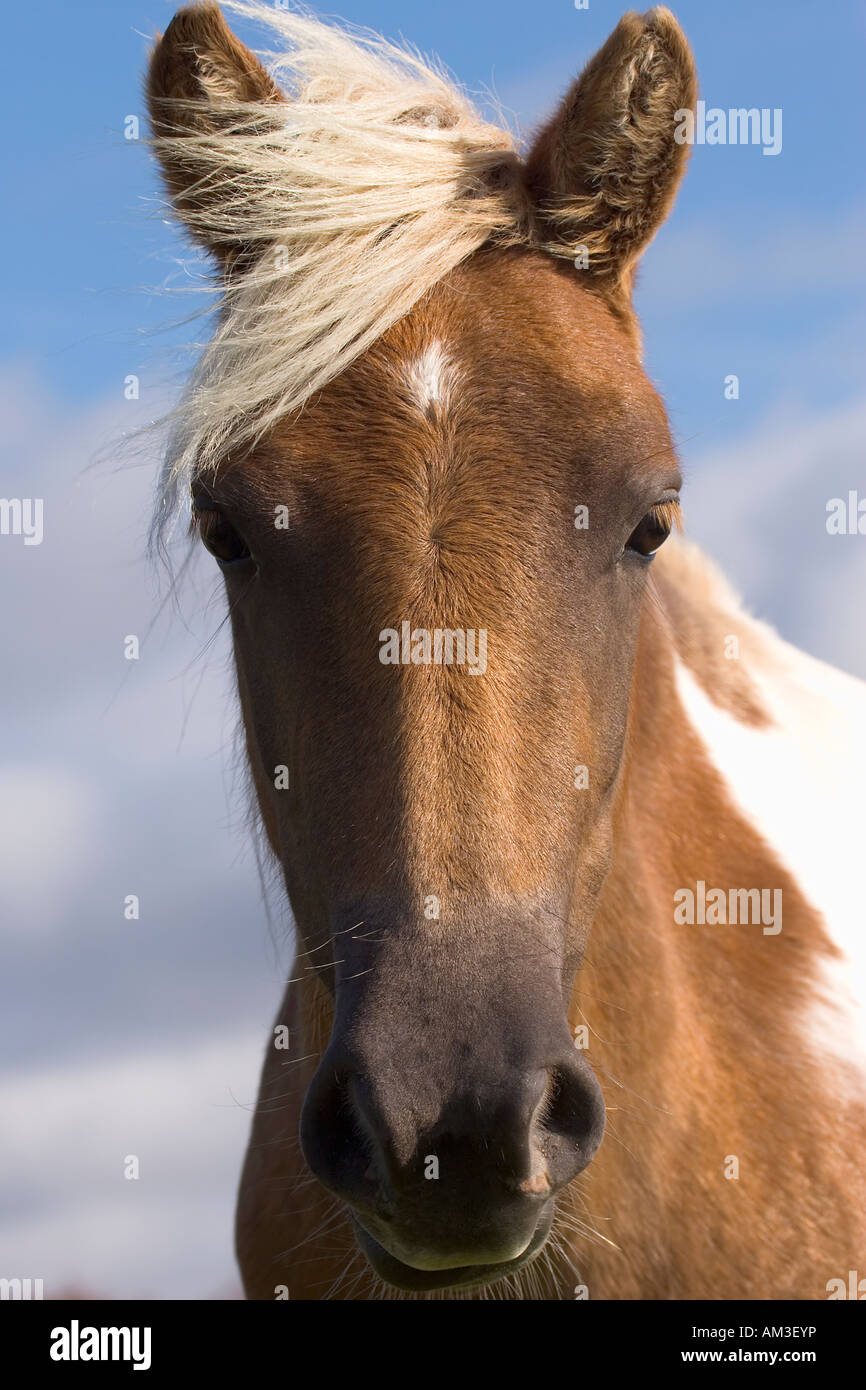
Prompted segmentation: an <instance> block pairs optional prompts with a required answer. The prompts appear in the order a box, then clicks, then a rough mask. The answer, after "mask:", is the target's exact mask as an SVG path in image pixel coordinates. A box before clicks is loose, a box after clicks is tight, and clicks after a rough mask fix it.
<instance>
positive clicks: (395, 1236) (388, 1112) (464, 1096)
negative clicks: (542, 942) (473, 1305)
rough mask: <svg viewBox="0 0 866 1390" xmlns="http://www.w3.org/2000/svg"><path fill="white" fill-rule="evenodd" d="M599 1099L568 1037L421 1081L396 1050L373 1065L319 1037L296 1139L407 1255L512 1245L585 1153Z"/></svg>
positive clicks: (490, 1260) (500, 1253)
mask: <svg viewBox="0 0 866 1390" xmlns="http://www.w3.org/2000/svg"><path fill="white" fill-rule="evenodd" d="M603 1129H604V1105H603V1102H602V1097H601V1090H600V1088H599V1085H598V1082H597V1081H596V1079H595V1076H594V1074H593V1073H592V1071H591V1069H590V1068H589V1066H588V1065H587V1063H586V1061H585V1059H584V1058H583V1057H582V1056H581V1054H580V1053H578V1052H576V1051H575V1050H574V1048H573V1047H571V1046H570V1045H568V1046H567V1050H563V1052H562V1055H561V1056H559V1057H557V1059H556V1060H555V1061H554V1062H552V1063H551V1062H547V1061H545V1062H543V1063H542V1064H540V1065H539V1066H537V1067H534V1068H530V1069H528V1070H527V1069H520V1070H517V1069H510V1070H509V1069H505V1068H503V1069H502V1071H501V1072H500V1073H499V1074H498V1075H496V1076H490V1075H489V1074H487V1075H477V1074H475V1075H472V1073H471V1069H469V1070H468V1073H467V1074H464V1076H462V1077H460V1078H459V1080H458V1082H457V1084H455V1085H454V1086H453V1087H451V1088H450V1089H449V1091H448V1093H446V1094H444V1095H442V1096H439V1097H436V1098H435V1099H434V1097H433V1096H432V1095H431V1086H430V1077H429V1075H425V1076H419V1077H418V1078H417V1079H416V1081H415V1084H414V1085H413V1078H412V1077H411V1075H407V1073H406V1071H405V1069H404V1068H401V1066H400V1065H399V1059H394V1062H393V1064H392V1065H391V1066H390V1067H388V1068H386V1069H385V1070H384V1072H382V1071H379V1072H373V1071H371V1070H370V1069H369V1068H368V1067H366V1066H365V1065H364V1061H363V1059H361V1058H358V1057H354V1058H353V1057H350V1056H348V1055H347V1054H346V1053H345V1052H342V1053H341V1052H340V1049H339V1047H335V1046H334V1045H333V1043H332V1047H331V1048H329V1050H328V1052H327V1053H326V1054H325V1056H324V1058H323V1060H322V1063H321V1066H320V1068H319V1070H318V1072H317V1073H316V1076H315V1078H314V1080H313V1083H312V1085H311V1087H310V1091H309V1093H308V1096H307V1099H306V1102H305V1106H304V1111H303V1115H302V1119H301V1143H302V1147H303V1150H304V1155H305V1157H306V1160H307V1163H308V1164H309V1166H310V1168H311V1169H312V1171H313V1172H314V1173H315V1175H316V1176H317V1177H318V1178H319V1180H320V1181H321V1182H322V1183H323V1184H324V1185H325V1186H326V1187H328V1188H329V1189H330V1190H331V1191H332V1192H334V1193H335V1194H336V1195H337V1196H339V1197H341V1198H342V1199H343V1200H344V1201H345V1202H347V1203H348V1204H349V1206H350V1207H352V1209H353V1211H354V1212H355V1214H356V1215H357V1217H358V1220H359V1222H360V1223H361V1225H362V1226H363V1227H364V1229H365V1230H366V1231H367V1232H368V1233H369V1234H371V1235H372V1236H373V1237H374V1238H375V1240H376V1241H378V1242H379V1244H380V1245H382V1246H384V1247H385V1249H386V1250H387V1251H389V1252H390V1253H391V1254H392V1255H393V1256H395V1257H396V1258H398V1259H399V1260H401V1261H403V1262H404V1263H405V1264H407V1265H409V1266H410V1267H412V1268H415V1269H427V1270H431V1269H443V1268H451V1267H456V1266H461V1265H482V1264H483V1265H490V1264H497V1263H503V1262H507V1261H511V1260H514V1259H516V1258H518V1257H519V1256H520V1255H522V1254H523V1252H524V1251H525V1250H526V1249H527V1247H528V1246H529V1245H530V1244H531V1242H532V1240H533V1236H534V1235H535V1232H536V1229H537V1227H538V1225H539V1221H540V1218H541V1212H542V1209H543V1208H544V1206H545V1204H546V1203H547V1202H549V1200H550V1198H552V1197H553V1196H554V1194H555V1193H556V1192H557V1191H558V1190H559V1189H560V1188H562V1187H563V1186H565V1185H566V1184H567V1183H568V1182H570V1181H571V1180H572V1178H574V1177H575V1176H576V1174H577V1173H579V1172H580V1171H581V1170H582V1169H583V1168H585V1167H586V1165H587V1164H588V1163H589V1161H590V1159H591V1158H592V1157H593V1155H594V1154H595V1152H596V1150H597V1148H598V1146H599V1144H600V1142H601V1137H602V1132H603Z"/></svg>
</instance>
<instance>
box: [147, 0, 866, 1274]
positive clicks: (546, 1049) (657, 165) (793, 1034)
mask: <svg viewBox="0 0 866 1390" xmlns="http://www.w3.org/2000/svg"><path fill="white" fill-rule="evenodd" d="M226 8H228V9H230V10H233V11H237V12H239V13H240V14H242V15H243V16H245V17H246V18H248V19H250V20H252V21H258V20H262V21H264V22H267V23H268V24H269V25H270V26H271V29H272V31H274V34H275V40H276V44H277V47H276V48H275V49H273V50H271V51H270V55H269V57H266V60H265V61H264V62H263V61H262V60H261V59H260V57H258V56H256V55H255V54H254V53H253V52H252V51H251V50H250V49H249V48H247V47H246V46H245V45H244V44H242V43H241V42H240V41H239V39H238V38H237V37H236V36H235V34H234V33H233V31H232V30H231V29H230V27H229V25H228V23H227V22H226V19H225V17H224V14H223V12H222V10H221V9H220V8H219V7H217V6H216V5H215V4H213V3H202V4H195V5H193V6H191V7H189V8H185V9H182V10H180V11H179V12H178V13H177V14H176V16H175V17H174V18H173V19H172V21H171V23H170V25H169V26H168V28H167V30H166V32H165V33H164V35H162V36H158V38H157V41H156V44H155V48H154V50H153V52H152V55H151V60H150V66H149V73H148V79H147V93H148V102H149V113H150V119H151V124H152V132H153V146H154V149H155V152H156V156H157V159H158V161H159V164H160V166H161V170H162V173H163V176H164V179H165V183H166V186H167V189H168V192H169V195H170V198H171V201H172V205H173V208H174V210H175V211H176V214H177V216H178V217H179V218H180V221H181V222H182V224H183V225H184V227H185V228H186V229H187V231H188V232H189V233H190V234H191V236H192V237H193V239H195V240H196V241H197V242H198V244H199V245H200V246H201V247H204V248H205V249H206V251H207V252H208V253H210V255H211V256H212V257H213V260H214V262H215V263H216V266H217V271H218V277H219V284H220V287H221V299H220V309H219V314H218V317H217V323H216V327H215V331H214V335H213V338H212V340H211V341H210V343H209V344H208V345H207V346H206V348H205V349H204V352H203V354H202V357H201V360H200V361H199V363H198V365H197V367H196V368H195V371H194V373H193V377H192V380H191V382H190V385H189V389H188V391H187V393H186V395H185V397H184V399H183V400H182V401H181V403H180V405H179V407H178V410H177V413H176V418H175V419H174V428H173V430H172V432H171V437H170V441H169V446H168V451H167V455H166V459H165V464H164V468H163V471H162V475H161V480H160V485H159V490H158V494H159V501H158V506H157V529H158V532H159V534H160V538H161V541H163V542H164V543H166V544H167V541H166V540H165V534H166V532H167V533H168V534H171V533H173V528H174V527H175V525H176V524H177V522H178V519H179V518H182V517H183V516H184V515H185V514H187V515H188V518H189V524H190V527H191V529H192V531H193V533H194V534H195V535H197V536H199V537H200V539H201V541H202V542H203V544H204V546H205V548H206V549H207V550H208V551H209V552H210V553H211V554H212V555H213V556H214V557H215V559H216V561H217V563H218V565H219V568H220V570H221V573H222V578H223V580H224V584H225V589H226V595H227V608H228V613H229V615H230V622H231V631H232V638H233V650H234V659H235V665H236V671H237V687H238V695H239V704H240V711H241V716H242V721H243V736H244V740H245V748H246V754H247V759H248V764H249V772H250V778H251V785H252V787H253V788H254V793H255V800H256V802H257V806H258V814H259V816H260V820H261V826H262V828H263V833H264V836H265V837H266V842H267V844H268V846H269V848H270V851H272V854H273V857H274V862H275V864H277V865H278V866H279V870H280V872H281V874H282V877H283V879H284V881H285V887H286V892H287V895H288V902H289V904H290V906H291V912H292V915H293V919H294V923H295V926H296V939H297V955H296V958H295V964H294V966H293V968H292V971H291V978H290V979H289V980H288V982H287V988H286V992H285V997H284V999H283V1002H282V1005H281V1007H280V1010H279V1013H278V1016H277V1018H276V1020H275V1023H274V1025H273V1031H272V1034H271V1035H270V1036H269V1037H268V1041H267V1046H266V1048H265V1053H266V1055H265V1060H264V1065H263V1070H262V1075H261V1084H260V1091H259V1097H258V1103H257V1107H256V1110H255V1115H254V1118H253V1122H252V1128H251V1134H250V1140H249V1147H248V1151H247V1155H246V1159H245V1163H244V1168H243V1175H242V1179H241V1184H240V1192H239V1197H238V1206H237V1219H236V1250H237V1257H238V1262H239V1265H240V1269H241V1273H242V1277H243V1283H244V1289H245V1293H246V1295H247V1297H248V1298H251V1299H277V1300H279V1299H283V1298H292V1299H298V1298H299V1299H326V1298H334V1299H356V1298H357V1299H364V1298H374V1297H388V1298H424V1299H430V1298H446V1299H460V1298H469V1299H485V1298H523V1299H530V1300H544V1299H554V1298H556V1299H563V1298H568V1299H571V1298H587V1297H588V1298H593V1299H672V1300H675V1299H719V1298H721V1299H765V1298H780V1299H821V1298H826V1297H828V1296H832V1297H835V1296H841V1295H837V1294H836V1293H835V1292H834V1290H835V1289H836V1287H837V1284H839V1283H840V1282H841V1281H848V1278H849V1273H850V1271H852V1270H853V1271H855V1272H856V1271H858V1270H860V1269H863V1270H864V1273H866V1263H864V1262H866V1245H864V1235H866V1231H864V1208H866V1202H864V1195H866V1186H864V1175H863V1164H862V1154H863V1145H864V1140H866V1108H864V1049H863V1031H862V1012H858V1010H859V1009H861V1000H862V974H861V977H860V980H859V986H860V988H861V993H860V994H858V992H857V991H858V976H857V972H856V963H857V956H858V951H859V952H860V953H861V959H862V946H858V942H862V939H863V933H862V923H861V913H860V907H859V902H860V894H859V891H858V888H857V873H858V871H859V867H860V862H861V855H860V852H859V841H858V833H859V826H860V825H861V824H862V817H861V814H860V809H861V803H862V787H863V785H864V772H866V760H864V748H863V726H864V717H866V687H864V685H863V684H861V683H860V682H858V681H857V680H855V679H854V678H853V677H850V676H848V675H846V674H844V673H842V672H841V671H836V670H834V669H832V668H830V667H828V666H826V665H824V664H822V663H821V662H819V661H817V660H815V659H813V658H811V657H809V656H807V655H806V654H804V653H800V652H798V651H796V650H795V649H794V648H792V647H791V646H789V645H788V644H787V643H786V642H785V641H783V640H782V638H781V637H780V636H778V635H777V634H776V633H775V632H774V631H773V630H772V629H770V628H769V627H767V626H765V625H764V624H763V623H761V622H760V621H758V620H756V619H755V618H753V617H751V616H750V615H749V614H748V613H747V612H746V611H745V610H744V608H743V607H742V605H741V603H740V600H739V599H738V598H737V596H736V595H735V594H734V593H733V592H732V590H731V589H730V588H729V587H728V585H727V583H726V581H725V580H724V579H723V577H722V576H721V574H720V573H719V571H718V570H717V569H716V568H715V566H714V565H713V564H711V563H710V561H709V560H708V559H706V558H705V557H704V556H703V555H702V554H701V553H700V552H699V551H698V550H697V548H696V547H694V545H692V544H691V543H690V542H689V541H688V540H687V539H685V538H682V537H680V536H678V535H676V534H672V533H674V532H677V531H678V529H679V520H680V490H681V487H682V482H683V479H682V476H681V471H680V464H679V462H678V457H677V452H676V448H675V445H674V442H673V438H672V434H671V430H670V427H669V424H668V420H667V416H666V412H665V408H664V405H663V403H662V400H661V398H660V396H659V394H658V392H657V391H656V389H655V388H654V386H652V385H651V384H650V382H649V380H648V378H647V376H646V373H645V371H644V368H643V366H642V356H641V335H640V329H639V325H638V322H637V319H636V316H635V311H634V307H633V297H632V286H633V281H634V274H635V270H636V267H637V264H638V261H639V259H640V256H641V254H642V252H643V250H644V248H645V246H646V245H647V244H648V242H649V241H650V240H651V238H652V237H653V236H654V235H655V233H656V231H657V229H658V228H659V226H660V225H661V223H662V222H663V221H664V219H665V217H666V215H667V213H668V210H669V208H670V206H671V203H672V200H673V198H674V196H675V193H676V190H677V187H678V185H679V182H680V180H681V177H682V175H683V172H684V169H685V164H686V159H687V155H688V148H687V144H685V143H681V142H679V141H678V140H677V139H676V138H675V136H674V131H675V127H676V125H677V122H678V120H680V119H681V117H682V113H683V111H688V110H691V109H692V108H693V107H694V103H695V99H696V78H695V68H694V61H693V57H692V53H691V50H690V47H689V45H688V42H687V40H686V38H685V37H684V35H683V33H682V31H681V29H680V27H679V25H678V24H677V22H676V20H675V18H674V17H673V15H672V14H671V13H670V11H669V10H667V9H665V8H656V9H652V10H650V11H649V12H648V13H646V14H645V15H639V14H637V13H635V12H629V13H628V14H626V15H624V17H623V18H622V19H621V20H620V22H619V23H618V25H617V26H616V28H615V29H614V30H613V32H612V34H611V35H610V37H609V38H608V40H607V41H606V43H605V44H604V45H603V47H602V48H601V49H600V50H599V52H598V53H597V54H596V55H595V57H594V58H593V59H592V60H591V61H590V62H589V63H588V65H587V66H586V67H585V68H584V69H583V71H582V72H581V74H580V75H579V77H578V78H577V79H576V80H575V82H574V83H573V85H572V86H571V88H570V89H569V90H568V92H567V93H566V95H565V96H564V98H563V99H562V101H561V102H560V104H559V106H558V108H557V109H556V110H555V112H554V114H553V115H552V117H551V118H550V119H549V120H548V121H547V122H546V124H544V125H543V127H542V128H541V129H540V131H539V132H538V134H537V136H536V137H535V139H534V141H533V143H532V144H531V145H530V146H529V148H528V149H525V150H524V149H523V148H522V147H519V146H518V144H517V143H516V141H515V138H514V136H513V135H512V134H511V133H510V132H509V131H508V130H506V129H505V128H504V127H500V126H499V125H496V124H490V123H487V122H486V121H485V120H484V119H482V117H481V116H480V115H479V114H478V112H477V111H476V109H475V108H474V107H473V105H472V103H471V102H470V100H469V99H468V97H467V96H466V95H465V94H464V93H463V92H462V90H461V89H460V88H459V87H458V86H457V84H456V83H455V82H454V81H453V80H452V79H451V78H450V77H449V76H448V75H447V73H445V72H444V71H443V70H442V69H441V68H440V67H438V66H437V65H435V64H434V63H432V62H429V61H427V60H425V59H423V58H422V57H421V56H420V55H418V54H417V53H415V52H414V51H413V50H411V49H408V48H405V47H400V46H396V45H392V44H390V43H388V42H386V41H385V40H384V39H380V38H379V37H377V36H376V35H372V34H370V33H367V32H366V31H364V32H355V31H350V30H348V29H346V28H344V27H341V26H339V25H337V24H334V23H330V22H329V23H324V22H320V21H319V20H318V19H316V18H315V17H312V16H310V15H307V14H296V13H294V12H289V11H287V10H284V9H282V8H281V7H263V6H256V5H250V4H245V3H243V2H242V0H239V2H238V3H234V2H233V3H230V4H228V5H227V6H226ZM740 505H742V506H744V507H745V506H748V499H747V498H742V499H740ZM858 1030H859V1031H858ZM855 1282H856V1281H855ZM845 1286H846V1287H847V1282H846V1285H845ZM860 1287H861V1288H862V1287H864V1286H863V1285H861V1286H860Z"/></svg>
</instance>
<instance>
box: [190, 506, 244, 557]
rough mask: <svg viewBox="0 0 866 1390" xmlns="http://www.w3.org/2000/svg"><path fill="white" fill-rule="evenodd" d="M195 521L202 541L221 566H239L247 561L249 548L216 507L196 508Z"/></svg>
mask: <svg viewBox="0 0 866 1390" xmlns="http://www.w3.org/2000/svg"><path fill="white" fill-rule="evenodd" d="M195 519H196V521H197V522H198V529H199V533H200V535H201V538H202V541H203V543H204V545H205V547H206V549H208V550H209V551H210V553H211V555H213V556H214V558H215V559H216V560H218V561H219V563H220V564H221V565H239V564H241V563H242V562H243V561H244V560H249V558H250V551H249V547H248V545H247V543H246V541H245V540H244V538H243V536H241V535H240V533H239V532H238V531H236V530H235V528H234V526H232V524H231V522H230V521H228V520H227V518H226V517H225V515H224V514H223V513H222V512H221V511H220V510H219V509H218V508H217V507H196V508H195Z"/></svg>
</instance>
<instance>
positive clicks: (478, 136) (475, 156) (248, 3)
mask: <svg viewBox="0 0 866 1390" xmlns="http://www.w3.org/2000/svg"><path fill="white" fill-rule="evenodd" d="M225 8H228V9H230V10H232V11H235V12H237V13H238V14H239V15H241V16H243V17H244V18H245V19H249V20H253V21H255V22H257V23H261V24H263V25H266V26H267V27H268V29H269V30H271V31H272V33H273V36H274V37H275V39H276V40H278V51H276V52H266V53H262V54H260V55H259V56H260V57H261V59H262V61H263V63H264V65H265V67H266V69H267V71H268V72H269V73H270V75H271V77H272V79H273V80H274V82H275V83H276V84H277V86H278V87H279V88H280V90H281V92H282V94H283V96H284V102H276V103H268V104H262V105H258V104H256V105H251V104H250V103H242V102H241V101H240V100H239V99H238V98H237V96H232V95H228V94H227V89H226V86H225V84H223V85H222V87H221V83H220V74H219V72H217V71H214V73H213V76H212V78H210V77H208V79H207V80H206V82H205V86H206V89H207V97H206V98H203V99H201V100H200V101H199V99H196V100H195V101H193V100H183V101H181V100H176V101H174V102H172V103H171V107H172V110H175V109H178V115H177V122H176V124H175V120H174V118H172V122H171V125H170V126H168V128H167V127H166V123H165V122H161V123H160V125H159V127H158V129H157V131H156V133H155V135H154V137H153V140H152V145H153V147H154V149H155V150H156V153H157V155H158V156H159V158H160V159H161V160H162V161H163V163H164V164H166V163H168V164H171V163H174V164H175V165H181V164H182V165H183V167H185V168H189V169H192V170H194V177H195V181H194V184H193V188H192V193H193V195H201V196H195V197H194V201H193V200H192V199H190V200H189V201H187V200H186V199H185V198H183V197H181V198H179V199H178V212H179V215H180V216H181V218H182V220H183V221H184V223H185V224H186V225H187V227H188V228H189V229H190V230H191V231H192V232H193V233H194V234H195V235H196V236H197V237H198V238H199V239H200V240H202V241H204V242H205V243H206V244H208V245H209V246H210V247H212V248H216V249H217V250H219V249H220V248H221V247H225V249H226V251H227V252H230V251H231V248H233V247H239V246H240V247H242V248H243V253H242V254H241V255H240V256H239V257H238V258H237V259H236V262H235V264H234V265H231V261H230V258H229V264H230V269H229V270H228V271H227V272H226V275H225V283H224V285H223V290H222V297H221V302H220V310H221V312H220V317H219V323H218V327H217V329H216V333H215V335H214V337H213V339H212V340H211V342H210V343H209V344H208V345H207V346H206V348H205V349H204V352H203V354H202V356H201V358H200V360H199V362H198V364H197V366H196V368H195V369H194V371H193V374H192V376H191V379H190V382H189V385H188V389H187V391H186V394H185V396H184V398H183V400H182V401H181V404H180V405H179V407H178V408H177V410H176V411H175V412H173V414H172V416H170V417H169V423H170V425H171V427H172V428H171V437H170V443H169V448H168V452H167V457H166V460H165V464H164V468H163V471H162V475H161V479H160V487H159V499H158V505H157V514H156V517H155V530H156V532H157V533H158V534H159V535H160V536H162V535H163V534H164V529H165V524H166V522H169V521H171V520H172V518H173V517H175V516H176V515H177V513H178V511H179V510H180V509H181V508H182V507H183V505H184V503H185V500H186V499H187V498H188V495H189V486H190V484H191V482H192V481H193V479H194V478H195V477H196V476H199V475H201V474H207V473H211V474H212V473H213V472H214V471H215V470H216V469H217V468H218V466H219V465H220V463H221V462H222V461H224V460H225V459H226V458H227V457H228V456H229V455H230V454H231V455H232V456H233V457H235V456H238V454H241V455H242V454H243V452H244V451H246V450H248V449H249V448H250V447H251V446H252V445H253V444H254V443H255V442H256V441H257V440H258V439H260V438H261V437H262V436H263V435H264V434H265V433H266V432H267V431H268V430H269V429H271V428H272V427H273V426H274V425H275V424H276V423H277V421H278V420H280V419H281V418H283V417H284V416H286V415H288V414H291V413H292V412H295V411H297V410H299V408H300V407H301V406H302V405H303V404H304V402H305V401H307V400H308V399H309V397H310V396H311V395H312V394H313V393H314V392H316V391H318V390H320V389H321V388H322V387H323V386H325V385H326V384H327V383H328V382H329V381H330V380H332V379H333V378H334V377H335V376H336V375H337V374H338V373H339V372H341V371H342V370H343V369H344V368H345V367H347V366H348V365H349V363H351V362H352V361H353V359H355V358H357V357H358V356H359V354H361V353H363V352H364V351H365V350H366V349H367V348H369V347H370V346H371V345H372V344H373V343H374V342H375V341H376V340H377V339H378V338H379V337H381V335H382V334H383V333H384V332H385V331H386V330H387V329H388V328H389V327H390V326H391V325H392V324H394V323H395V322H396V321H397V320H398V319H400V318H402V317H403V316H404V315H405V314H406V313H408V311H409V310H410V309H411V308H412V307H413V306H414V305H415V304H416V303H418V301H419V300H421V299H422V298H423V296H424V295H425V294H426V293H427V292H428V291H429V290H430V289H431V288H432V287H433V286H434V285H435V284H436V283H437V282H438V281H440V280H441V279H442V278H443V276H445V275H446V274H447V273H448V272H449V271H450V270H452V269H453V268H454V267H455V266H457V265H458V264H459V263H460V262H461V261H463V260H464V259H465V258H466V257H467V256H469V255H471V254H472V253H473V252H474V251H476V250H478V249H479V248H480V247H481V246H482V245H484V244H485V243H486V242H488V241H490V240H491V239H492V238H493V239H496V240H497V241H498V242H501V243H503V244H515V243H518V242H525V241H527V240H528V239H531V219H532V214H531V211H530V208H529V201H528V199H527V198H526V195H525V194H524V193H523V191H522V182H521V179H520V175H519V159H518V155H517V153H516V149H515V143H514V139H513V137H512V136H511V135H510V134H509V133H508V132H507V131H506V130H504V129H501V128H499V127H498V126H494V125H489V124H487V123H485V122H484V121H483V120H482V118H481V117H480V116H479V114H478V113H477V112H476V110H475V109H474V107H473V106H472V104H471V103H470V101H469V100H468V99H467V97H466V96H465V95H464V94H463V93H462V92H461V91H460V90H459V88H458V87H457V86H456V85H455V83H454V82H453V81H452V80H450V79H449V78H448V76H447V75H446V74H445V73H444V71H442V70H441V69H439V68H438V67H436V66H433V65H432V64H430V63H429V62H427V61H425V60H424V59H422V57H421V56H420V55H419V54H417V53H416V52H415V51H413V50H410V49H408V48H402V47H397V46H396V45H394V44H392V43H389V42H387V41H385V40H384V39H382V38H380V37H378V36H376V35H373V34H370V33H367V32H360V31H359V32H354V31H352V32H350V31H348V30H347V29H345V28H342V27H338V26H337V25H335V24H331V23H323V22H322V21H320V20H318V19H315V18H312V17H311V16H310V15H308V14H306V13H303V12H298V11H288V10H284V9H282V8H276V7H274V6H270V5H265V4H261V3H254V2H253V0H225ZM179 108H183V111H182V112H181V111H180V110H179ZM215 112H217V118H216V119H215V116H214V113H215ZM181 117H182V120H181ZM202 190H205V191H206V196H204V195H203V194H202Z"/></svg>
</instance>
